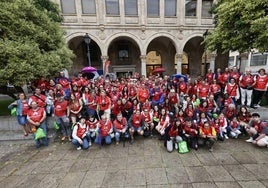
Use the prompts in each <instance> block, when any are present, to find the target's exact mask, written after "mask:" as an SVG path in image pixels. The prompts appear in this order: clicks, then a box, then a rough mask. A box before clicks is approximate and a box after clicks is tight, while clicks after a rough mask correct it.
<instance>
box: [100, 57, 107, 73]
mask: <svg viewBox="0 0 268 188" xmlns="http://www.w3.org/2000/svg"><path fill="white" fill-rule="evenodd" d="M108 59H109V56H107V55H102V56H101V60H102V66H101V67H102V70H103V75H105V74H107V73H108V72H105V62H106V61H107V60H108Z"/></svg>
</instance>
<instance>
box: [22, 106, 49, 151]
mask: <svg viewBox="0 0 268 188" xmlns="http://www.w3.org/2000/svg"><path fill="white" fill-rule="evenodd" d="M31 107H32V108H30V109H29V110H28V112H27V120H28V122H29V124H30V126H31V127H33V128H34V129H33V128H32V130H35V131H36V129H38V128H41V129H43V131H44V133H45V135H46V136H45V137H44V138H40V139H36V140H35V141H36V148H39V147H40V146H41V145H44V146H48V140H47V125H46V121H45V119H46V111H45V109H44V108H41V107H39V106H38V104H37V102H36V101H32V102H31Z"/></svg>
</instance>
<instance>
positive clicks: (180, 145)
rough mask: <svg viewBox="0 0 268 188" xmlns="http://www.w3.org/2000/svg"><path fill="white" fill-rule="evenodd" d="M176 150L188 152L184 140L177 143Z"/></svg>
mask: <svg viewBox="0 0 268 188" xmlns="http://www.w3.org/2000/svg"><path fill="white" fill-rule="evenodd" d="M178 152H179V153H188V152H189V149H188V146H187V142H186V141H182V142H179V143H178Z"/></svg>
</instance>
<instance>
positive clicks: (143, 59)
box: [140, 55, 147, 77]
mask: <svg viewBox="0 0 268 188" xmlns="http://www.w3.org/2000/svg"><path fill="white" fill-rule="evenodd" d="M140 59H141V75H144V76H145V77H147V75H146V55H141V56H140Z"/></svg>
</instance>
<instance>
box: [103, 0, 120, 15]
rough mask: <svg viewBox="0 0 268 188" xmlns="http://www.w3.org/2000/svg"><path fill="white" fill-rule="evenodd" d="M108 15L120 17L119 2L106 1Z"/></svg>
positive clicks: (115, 0) (114, 0)
mask: <svg viewBox="0 0 268 188" xmlns="http://www.w3.org/2000/svg"><path fill="white" fill-rule="evenodd" d="M106 14H108V15H119V2H118V0H106Z"/></svg>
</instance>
